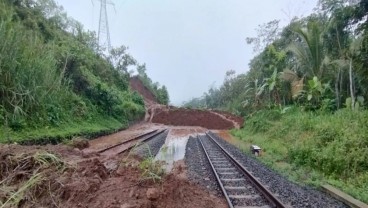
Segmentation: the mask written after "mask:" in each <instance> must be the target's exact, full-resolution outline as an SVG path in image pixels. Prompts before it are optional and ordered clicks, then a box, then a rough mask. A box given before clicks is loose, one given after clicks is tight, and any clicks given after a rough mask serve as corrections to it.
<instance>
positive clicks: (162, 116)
mask: <svg viewBox="0 0 368 208" xmlns="http://www.w3.org/2000/svg"><path fill="white" fill-rule="evenodd" d="M152 122H153V123H161V124H166V125H174V126H201V127H204V128H207V129H232V128H235V126H234V123H233V122H231V121H229V120H227V119H224V118H222V117H221V116H219V115H216V114H214V113H211V112H210V111H206V110H194V109H184V108H171V109H156V112H154V115H153V119H152Z"/></svg>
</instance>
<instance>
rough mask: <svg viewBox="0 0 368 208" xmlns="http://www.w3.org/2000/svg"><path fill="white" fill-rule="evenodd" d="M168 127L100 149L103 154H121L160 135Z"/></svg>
mask: <svg viewBox="0 0 368 208" xmlns="http://www.w3.org/2000/svg"><path fill="white" fill-rule="evenodd" d="M165 131H166V129H162V130H157V129H156V130H153V131H150V132H147V133H145V134H142V135H139V136H137V137H134V138H131V139H128V140H126V141H123V142H120V143H118V144H115V145H112V146H110V147H107V148H104V149H101V150H99V151H98V153H100V154H101V155H116V154H121V153H123V152H125V151H127V150H130V149H132V148H133V147H135V146H137V145H139V144H140V143H143V142H146V141H148V140H150V139H153V138H155V137H157V136H158V135H160V134H162V133H164V132H165Z"/></svg>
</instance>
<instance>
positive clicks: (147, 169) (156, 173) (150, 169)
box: [139, 146, 165, 183]
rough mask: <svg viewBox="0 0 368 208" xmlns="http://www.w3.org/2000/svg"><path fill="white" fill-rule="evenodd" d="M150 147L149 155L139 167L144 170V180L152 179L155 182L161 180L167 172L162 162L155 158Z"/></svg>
mask: <svg viewBox="0 0 368 208" xmlns="http://www.w3.org/2000/svg"><path fill="white" fill-rule="evenodd" d="M147 148H148V153H149V155H148V156H147V157H146V158H145V159H144V160H143V161H142V162H140V164H139V169H140V170H141V171H142V178H143V179H144V180H152V181H153V182H155V183H156V182H159V181H161V179H162V177H163V176H164V174H165V170H164V169H163V168H162V164H161V163H160V162H159V161H156V160H155V157H154V156H153V155H152V154H151V150H150V148H149V147H148V146H147Z"/></svg>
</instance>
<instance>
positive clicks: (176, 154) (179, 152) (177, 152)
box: [155, 137, 189, 172]
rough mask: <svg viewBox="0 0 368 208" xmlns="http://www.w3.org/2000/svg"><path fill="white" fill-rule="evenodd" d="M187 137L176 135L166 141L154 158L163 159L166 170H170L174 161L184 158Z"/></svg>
mask: <svg viewBox="0 0 368 208" xmlns="http://www.w3.org/2000/svg"><path fill="white" fill-rule="evenodd" d="M188 138H189V137H178V138H175V139H171V140H169V141H167V142H166V143H165V144H164V145H163V146H162V147H161V149H160V151H159V152H158V154H157V155H156V158H155V159H156V160H159V161H164V162H165V164H164V167H165V170H166V172H170V171H171V169H172V168H173V166H174V162H175V161H178V160H182V159H184V156H185V147H186V145H187V142H188Z"/></svg>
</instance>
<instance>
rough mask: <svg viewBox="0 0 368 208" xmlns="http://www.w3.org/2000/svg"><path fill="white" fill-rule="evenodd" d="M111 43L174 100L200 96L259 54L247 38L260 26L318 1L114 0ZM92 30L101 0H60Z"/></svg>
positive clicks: (307, 11) (304, 11)
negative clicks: (143, 67)
mask: <svg viewBox="0 0 368 208" xmlns="http://www.w3.org/2000/svg"><path fill="white" fill-rule="evenodd" d="M112 1H113V2H114V3H115V10H116V12H115V11H114V9H113V7H112V6H108V12H109V25H110V35H111V43H112V45H113V46H114V47H117V46H120V45H126V46H128V47H129V53H130V54H131V55H132V56H133V57H135V58H136V59H137V61H138V62H139V63H146V66H147V74H148V76H149V77H150V78H151V79H152V80H153V81H157V82H159V83H160V84H163V85H166V87H167V88H168V91H169V94H170V100H171V103H173V104H175V105H179V104H181V103H182V102H183V101H187V100H189V99H190V98H192V97H199V96H201V95H202V94H203V93H204V92H205V91H207V90H208V89H209V87H210V86H211V85H213V84H214V83H215V86H219V85H221V83H222V81H223V79H224V76H225V72H226V71H227V70H230V69H233V70H235V71H236V72H237V73H244V72H246V71H247V69H248V63H249V61H250V59H252V57H253V56H254V54H253V51H252V46H251V45H247V44H246V41H245V38H246V37H253V36H255V35H256V31H255V29H256V28H257V27H258V25H260V24H263V23H266V22H269V21H271V20H274V19H280V20H281V25H286V24H287V23H288V22H289V21H290V19H291V18H292V17H293V16H299V17H301V16H304V17H305V16H307V15H309V14H310V13H311V12H312V9H313V8H314V7H315V6H316V4H317V0H253V1H250V0H112ZM56 2H58V3H59V5H61V6H63V7H64V9H65V11H66V12H67V13H68V15H69V16H71V17H73V18H74V19H76V20H78V21H79V22H81V23H82V24H83V25H84V27H85V29H87V30H94V31H97V30H98V18H99V1H97V0H93V2H94V3H93V4H92V1H91V0H78V1H76V0H56Z"/></svg>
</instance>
